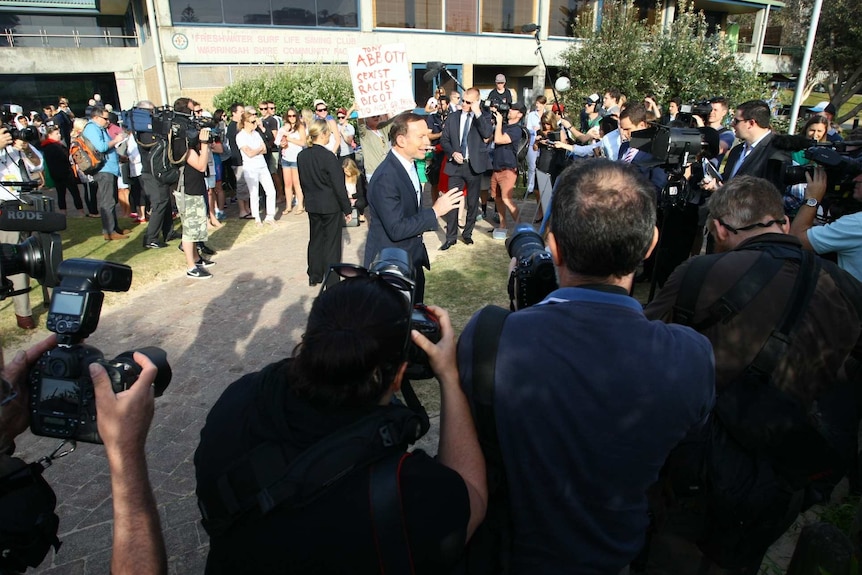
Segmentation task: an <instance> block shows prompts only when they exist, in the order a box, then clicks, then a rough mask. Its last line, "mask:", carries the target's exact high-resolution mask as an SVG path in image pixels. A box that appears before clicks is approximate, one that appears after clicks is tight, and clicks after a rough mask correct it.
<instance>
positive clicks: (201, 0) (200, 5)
mask: <svg viewBox="0 0 862 575" xmlns="http://www.w3.org/2000/svg"><path fill="white" fill-rule="evenodd" d="M244 4H245V3H243V5H244ZM221 5H222V3H221V2H213V1H212V0H171V19H172V20H173V22H174V24H187V23H198V22H200V23H201V24H221V23H223V22H224V18H223V17H222V10H221Z"/></svg>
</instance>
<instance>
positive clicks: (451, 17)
mask: <svg viewBox="0 0 862 575" xmlns="http://www.w3.org/2000/svg"><path fill="white" fill-rule="evenodd" d="M477 6H478V4H477V2H476V0H466V1H463V2H462V1H456V0H450V1H449V2H446V31H447V32H461V33H463V34H475V33H476V32H478V30H477V29H476V14H477V12H478V10H477Z"/></svg>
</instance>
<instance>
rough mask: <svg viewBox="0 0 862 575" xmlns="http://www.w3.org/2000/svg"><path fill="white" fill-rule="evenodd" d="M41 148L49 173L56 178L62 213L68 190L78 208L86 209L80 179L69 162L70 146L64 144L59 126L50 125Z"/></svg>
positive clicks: (55, 187)
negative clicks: (79, 185) (79, 186)
mask: <svg viewBox="0 0 862 575" xmlns="http://www.w3.org/2000/svg"><path fill="white" fill-rule="evenodd" d="M40 150H41V152H42V156H43V157H44V158H45V165H46V166H47V167H48V173H49V174H51V179H52V180H54V189H56V190H57V207H58V208H59V210H60V212H61V213H64V214H65V213H66V192H67V191H68V192H69V194H71V195H72V201H73V202H74V203H75V207H76V208H77V209H78V210H81V212H82V213H83V211H84V204H83V202H82V201H81V191H80V190H79V189H78V181H77V179H76V178H75V174H74V173H72V164H70V163H69V148H67V147H66V145H65V144H63V141H62V136H61V135H60V127H59V126H49V127H48V134H47V136H46V137H45V139H44V140H42V143H41V147H40Z"/></svg>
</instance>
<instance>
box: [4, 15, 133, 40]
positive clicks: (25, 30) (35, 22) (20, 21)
mask: <svg viewBox="0 0 862 575" xmlns="http://www.w3.org/2000/svg"><path fill="white" fill-rule="evenodd" d="M7 29H8V30H10V31H11V32H12V34H13V39H12V42H13V44H14V45H15V46H17V47H19V48H41V47H48V46H49V47H51V48H75V47H84V48H103V47H106V46H113V47H124V46H135V45H137V42H136V40H135V28H134V25H133V22H132V20H131V19H130V18H126V17H125V16H76V15H54V14H15V15H13V14H4V13H0V31H5V30H7ZM8 45H9V41H8V38H7V37H6V36H2V37H0V46H8Z"/></svg>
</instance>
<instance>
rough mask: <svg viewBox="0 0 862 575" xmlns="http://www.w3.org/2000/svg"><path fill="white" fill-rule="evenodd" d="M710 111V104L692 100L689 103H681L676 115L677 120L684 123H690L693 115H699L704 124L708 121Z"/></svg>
mask: <svg viewBox="0 0 862 575" xmlns="http://www.w3.org/2000/svg"><path fill="white" fill-rule="evenodd" d="M711 113H712V104H711V103H710V102H709V101H707V100H703V101H701V102H692V103H691V104H683V105H682V106H680V107H679V113H678V114H677V115H676V119H677V120H681V121H683V122H685V123H686V124H691V121H692V120H693V119H694V117H695V116H700V118H701V119H702V120H703V123H704V124H707V123H709V115H710V114H711Z"/></svg>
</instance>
